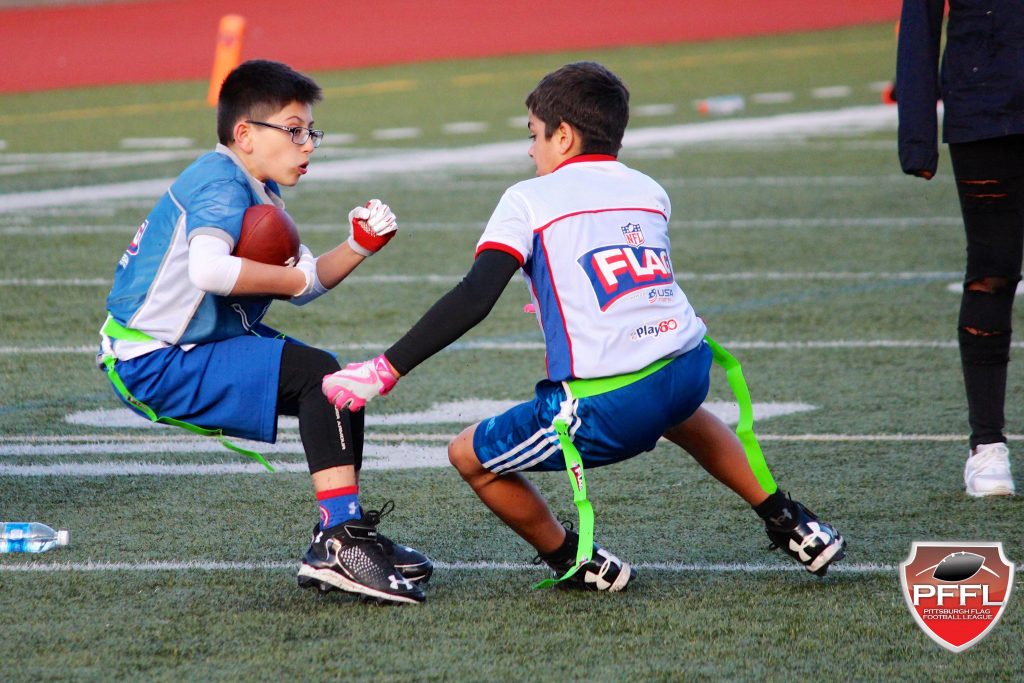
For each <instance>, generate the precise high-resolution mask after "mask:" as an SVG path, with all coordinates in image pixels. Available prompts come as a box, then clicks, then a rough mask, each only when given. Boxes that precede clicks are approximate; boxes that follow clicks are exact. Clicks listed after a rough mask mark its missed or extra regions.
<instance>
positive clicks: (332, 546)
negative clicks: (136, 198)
mask: <svg viewBox="0 0 1024 683" xmlns="http://www.w3.org/2000/svg"><path fill="white" fill-rule="evenodd" d="M320 99H321V90H320V87H319V86H318V85H317V84H316V83H315V82H313V81H312V80H311V79H310V78H308V77H307V76H305V75H303V74H300V73H298V72H296V71H294V70H292V69H291V68H290V67H288V66H286V65H284V64H281V63H278V62H271V61H264V60H254V61H249V62H245V63H244V64H241V65H240V66H238V67H237V68H236V69H235V70H234V71H232V72H231V73H230V74H229V75H228V77H227V78H226V79H225V80H224V84H223V86H222V88H221V92H220V97H219V101H218V105H217V136H218V138H219V140H220V144H218V145H217V147H216V149H215V150H214V151H213V152H210V153H208V154H205V155H203V156H201V157H200V158H199V159H197V160H196V161H195V162H194V163H193V164H192V165H191V166H189V167H188V168H187V169H185V171H183V172H182V174H181V175H180V176H178V178H177V179H176V180H175V181H174V183H173V184H172V185H171V188H170V189H169V190H168V192H167V193H166V194H164V195H163V196H162V197H161V198H160V200H159V201H158V202H157V204H156V206H155V207H154V208H153V210H152V211H151V212H150V213H149V215H148V216H147V217H146V220H145V221H144V222H143V223H142V225H141V227H140V228H139V230H138V232H137V233H136V235H135V238H134V239H133V240H132V242H131V244H130V245H129V246H128V249H127V250H126V251H125V253H124V254H123V255H122V257H121V260H120V261H119V262H118V265H117V269H116V272H115V276H114V285H113V287H112V289H111V291H110V294H109V296H108V297H107V311H108V316H107V321H106V323H105V324H104V326H103V329H102V330H101V337H102V347H101V353H100V363H101V365H102V366H104V367H106V368H107V372H108V375H109V377H110V379H111V382H112V383H113V384H114V386H115V388H117V391H118V395H119V396H120V397H121V398H122V400H124V401H125V403H127V404H128V405H129V406H130V407H131V408H132V409H134V410H136V411H137V412H139V413H142V414H147V415H148V416H149V417H150V418H151V419H155V418H156V416H160V417H162V418H170V419H171V420H175V421H180V422H182V423H186V424H187V425H188V426H195V427H199V428H202V429H210V430H221V431H222V432H223V433H224V434H227V435H232V436H239V437H244V438H247V439H255V440H258V441H264V442H269V443H273V442H274V441H275V440H276V437H277V418H278V416H279V415H292V416H297V417H298V419H299V433H300V436H301V438H302V444H303V448H304V450H305V453H306V458H307V461H308V464H309V471H310V474H311V475H312V480H313V487H314V489H315V491H316V497H317V500H318V501H319V508H320V522H319V523H318V524H317V525H316V526H315V527H314V530H313V540H312V542H311V544H310V547H309V550H308V551H307V552H306V554H305V556H304V557H303V560H302V563H301V565H300V569H299V579H298V580H299V585H300V586H303V587H307V588H318V589H319V590H321V591H327V590H334V589H337V590H342V591H347V592H351V593H356V594H360V595H363V596H368V597H370V598H374V599H377V600H383V601H387V602H397V603H419V602H422V601H423V600H424V594H423V591H422V589H421V587H420V585H419V584H421V583H424V582H426V581H427V579H428V578H429V576H430V573H431V571H432V564H431V562H430V561H429V559H427V558H426V557H425V556H424V555H423V554H421V553H419V552H417V551H415V550H413V549H411V548H408V547H406V546H401V545H398V544H396V543H394V542H392V541H391V540H390V539H388V538H386V537H384V536H383V535H382V534H379V533H378V532H377V530H376V527H377V523H378V522H379V519H380V517H381V515H382V514H385V513H386V512H387V511H388V507H389V506H385V509H384V510H381V511H366V512H364V511H363V510H362V508H361V507H360V505H359V498H358V494H359V486H358V475H359V469H360V466H361V464H362V447H363V417H362V415H361V414H358V413H356V414H353V413H351V412H349V411H348V410H339V409H336V408H335V407H334V406H333V405H331V404H330V403H328V402H327V401H325V400H324V397H323V396H322V395H321V392H320V382H321V379H322V377H323V376H324V374H327V373H331V372H334V371H336V370H337V369H338V368H339V365H338V362H337V360H336V359H335V358H334V356H333V355H332V354H330V353H328V352H326V351H323V350H320V349H316V348H312V347H309V346H306V345H304V344H301V343H300V342H297V341H296V340H293V339H291V338H288V337H286V336H284V335H281V334H279V333H277V332H276V331H274V330H272V329H270V328H268V327H267V326H265V325H263V324H262V323H261V322H260V319H261V318H262V317H263V315H264V314H265V313H266V312H267V309H268V308H269V306H270V304H271V302H272V301H273V300H274V299H285V300H287V301H289V302H291V303H293V304H296V305H300V306H301V305H303V304H306V303H308V302H310V301H312V300H314V299H316V298H317V297H319V296H320V295H322V294H324V293H325V292H327V291H328V290H330V289H331V288H333V287H335V286H336V285H338V284H339V283H340V282H341V281H342V280H344V279H345V278H346V277H347V276H348V275H349V273H351V272H352V271H353V270H354V269H355V268H356V267H357V266H358V265H359V264H360V263H361V262H362V261H363V260H365V259H366V258H367V257H369V256H371V255H373V254H374V253H375V252H377V251H378V250H380V249H381V248H382V247H384V246H385V245H386V244H387V243H388V241H389V240H390V239H391V238H392V237H394V235H395V231H396V230H397V222H396V219H395V216H394V214H393V213H392V212H391V209H390V208H389V207H388V206H387V205H386V204H383V203H382V202H380V201H379V200H376V199H374V200H371V201H370V202H369V203H367V204H366V206H360V207H356V208H354V209H352V211H351V212H350V213H349V224H350V233H349V236H348V239H347V240H344V241H342V243H341V244H339V245H338V246H337V247H335V248H334V249H332V250H330V251H327V252H325V253H324V254H321V255H320V256H319V257H316V256H314V255H313V254H312V253H311V252H310V250H309V249H308V248H307V247H306V246H305V245H303V246H301V247H300V258H299V260H298V263H296V264H294V267H285V266H275V265H267V264H263V263H259V262H256V261H251V260H248V259H244V258H239V257H236V256H233V255H232V251H233V249H234V246H235V244H236V243H237V241H238V238H239V234H240V231H241V226H242V218H243V215H244V214H245V211H246V209H248V208H249V207H250V206H253V205H257V204H274V205H276V206H280V207H283V206H284V202H283V201H282V200H281V197H280V186H282V185H284V186H289V187H290V186H294V185H295V184H296V183H298V181H299V179H300V178H301V177H302V176H303V175H304V174H305V173H306V171H307V168H308V166H309V161H310V155H311V154H312V153H313V150H314V149H315V148H316V147H318V146H319V144H320V141H321V140H322V138H323V135H324V132H323V131H322V130H317V129H315V128H314V127H313V123H314V122H313V105H314V104H315V103H317V102H319V101H320Z"/></svg>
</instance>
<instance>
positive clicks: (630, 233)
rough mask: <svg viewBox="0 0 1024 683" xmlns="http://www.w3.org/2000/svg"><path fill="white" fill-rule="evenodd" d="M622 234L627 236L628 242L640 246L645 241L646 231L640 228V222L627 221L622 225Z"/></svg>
mask: <svg viewBox="0 0 1024 683" xmlns="http://www.w3.org/2000/svg"><path fill="white" fill-rule="evenodd" d="M622 236H623V237H625V238H626V243H627V244H629V245H631V246H634V247H639V246H640V245H641V244H643V243H644V231H643V230H641V229H640V224H639V223H626V224H625V225H623V226H622Z"/></svg>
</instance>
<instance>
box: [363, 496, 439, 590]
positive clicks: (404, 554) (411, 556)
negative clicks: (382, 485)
mask: <svg viewBox="0 0 1024 683" xmlns="http://www.w3.org/2000/svg"><path fill="white" fill-rule="evenodd" d="M394 509H395V501H393V500H389V501H388V502H386V503H384V505H382V506H381V508H380V511H376V510H370V511H369V512H367V513H366V515H367V517H371V516H372V518H373V519H375V520H376V521H375V522H374V523H375V524H379V523H380V520H381V518H383V517H385V516H386V515H388V514H389V513H390V512H391V511H392V510H394ZM377 543H380V547H381V548H383V549H384V555H385V556H387V558H388V560H389V561H390V562H391V564H393V565H395V569H397V570H398V571H399V572H401V573H402V576H404V577H405V578H407V579H409V580H410V581H412V582H413V583H416V584H420V585H426V583H427V581H429V580H430V575H431V574H433V573H434V563H433V562H431V561H430V558H429V557H427V556H426V555H424V554H423V553H421V552H420V551H419V550H416V549H415V548H410V547H409V546H407V545H402V544H401V543H395V542H394V541H392V540H391V539H390V538H388V537H387V536H385V535H384V534H382V533H380V532H379V531H378V532H377Z"/></svg>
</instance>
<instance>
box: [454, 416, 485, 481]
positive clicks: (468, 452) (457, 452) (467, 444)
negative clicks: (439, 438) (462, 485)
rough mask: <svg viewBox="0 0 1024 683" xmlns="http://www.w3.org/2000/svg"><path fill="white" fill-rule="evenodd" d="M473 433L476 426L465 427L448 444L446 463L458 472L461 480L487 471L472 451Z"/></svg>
mask: <svg viewBox="0 0 1024 683" xmlns="http://www.w3.org/2000/svg"><path fill="white" fill-rule="evenodd" d="M475 432H476V425H473V426H472V427H467V428H466V429H464V430H462V433H461V434H459V435H458V436H456V437H455V438H454V439H452V441H451V443H449V444H448V462H450V463H451V464H452V467H454V468H455V469H456V470H458V471H459V474H461V475H462V478H463V479H468V478H470V477H473V476H477V475H479V474H480V473H481V472H486V471H487V470H485V469H484V468H483V466H482V465H481V464H480V460H479V459H477V457H476V451H475V450H473V434H474V433H475Z"/></svg>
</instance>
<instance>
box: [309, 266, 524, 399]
mask: <svg viewBox="0 0 1024 683" xmlns="http://www.w3.org/2000/svg"><path fill="white" fill-rule="evenodd" d="M518 269H519V262H518V261H517V260H516V259H515V257H513V256H511V255H509V254H507V253H505V252H503V251H499V250H497V249H486V250H484V251H482V252H480V254H479V255H478V256H477V258H476V260H475V261H474V262H473V267H472V268H470V270H469V272H468V273H467V274H466V277H464V278H463V279H462V281H461V282H459V284H458V285H456V286H455V287H454V288H453V289H452V290H451V291H449V292H448V293H447V294H445V295H444V296H443V297H441V298H440V299H438V300H437V303H435V304H434V305H433V306H431V307H430V310H428V311H427V312H426V313H425V314H424V315H423V317H422V318H420V319H419V321H418V322H417V323H416V324H415V325H413V326H412V328H411V329H410V330H409V331H408V332H406V333H405V335H404V336H403V337H402V338H401V339H399V340H398V341H397V342H395V343H394V344H393V345H392V346H391V348H389V349H388V350H387V351H385V352H384V353H383V354H381V355H380V356H378V357H377V358H375V359H373V360H369V361H364V362H362V363H350V364H348V365H346V366H345V368H343V369H342V370H340V371H338V372H336V373H334V374H332V375H327V376H326V377H325V378H324V381H323V391H324V394H325V395H326V396H327V398H328V400H330V401H331V402H332V403H333V404H334V405H335V406H336V407H338V408H339V409H344V408H351V409H352V410H359V409H361V408H362V407H363V406H364V405H366V402H367V401H369V400H371V399H372V398H374V397H375V396H381V395H384V394H386V393H388V392H389V391H391V388H392V387H394V385H395V383H396V382H397V381H398V378H399V377H401V376H402V375H405V374H408V373H409V372H410V371H411V370H412V369H413V368H415V367H416V366H417V365H419V364H420V363H422V362H423V361H425V360H426V359H428V358H430V357H431V356H433V355H434V354H435V353H437V352H438V351H440V350H441V349H443V348H445V347H446V346H448V345H449V344H451V343H452V342H454V341H455V340H456V339H458V338H459V337H461V336H462V335H463V334H465V333H466V332H468V331H469V330H471V329H472V328H473V327H475V326H476V324H477V323H479V322H480V321H481V320H483V319H484V318H486V317H487V314H488V313H490V312H491V309H492V308H494V304H495V303H497V301H498V299H499V298H500V297H501V293H502V292H503V291H504V290H505V286H506V285H507V284H508V281H509V280H511V279H512V276H513V275H514V274H515V272H516V270H518Z"/></svg>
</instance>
